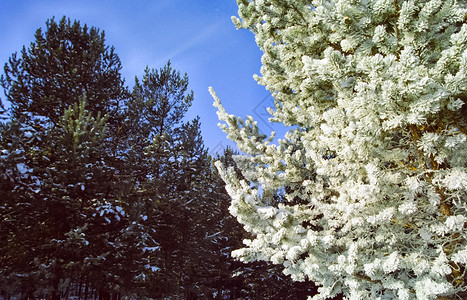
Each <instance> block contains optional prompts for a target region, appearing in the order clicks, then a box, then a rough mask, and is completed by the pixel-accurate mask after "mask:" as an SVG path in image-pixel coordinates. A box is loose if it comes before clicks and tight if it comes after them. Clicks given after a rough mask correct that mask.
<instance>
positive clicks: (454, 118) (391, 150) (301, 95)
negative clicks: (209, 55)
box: [0, 0, 467, 300]
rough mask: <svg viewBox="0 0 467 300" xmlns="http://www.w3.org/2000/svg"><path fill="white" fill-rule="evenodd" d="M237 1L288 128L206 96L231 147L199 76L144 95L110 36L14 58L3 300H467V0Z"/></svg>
mask: <svg viewBox="0 0 467 300" xmlns="http://www.w3.org/2000/svg"><path fill="white" fill-rule="evenodd" d="M232 1H233V0H232ZM237 4H238V16H235V17H232V21H233V23H234V24H233V25H232V26H236V27H237V28H238V29H247V30H250V31H251V32H252V33H253V34H254V35H255V41H256V43H257V45H258V47H259V48H260V50H261V51H262V59H261V63H262V67H261V74H260V75H255V80H256V81H257V82H258V84H260V85H263V86H264V87H265V88H266V90H268V92H269V93H270V94H271V95H272V97H273V98H274V105H273V106H272V107H270V108H268V111H269V113H270V118H269V122H273V123H277V124H281V125H282V126H283V127H284V128H286V129H287V132H286V133H285V135H283V136H276V133H275V132H271V133H270V134H269V135H266V134H264V133H263V131H261V130H260V129H259V127H258V123H257V122H256V121H255V120H254V119H253V118H252V117H250V116H247V117H246V118H243V116H240V117H237V116H235V115H232V114H229V113H228V111H227V110H226V109H225V108H224V106H223V104H222V99H221V98H222V97H218V96H217V94H216V92H215V90H216V87H215V86H214V87H209V90H210V92H211V95H212V97H213V100H214V104H213V105H214V106H215V107H216V108H217V110H218V111H217V116H213V118H216V117H217V118H218V119H219V121H220V122H221V123H220V124H219V126H220V127H221V128H222V130H223V131H224V132H225V136H226V138H228V139H230V140H231V141H233V142H234V143H235V145H236V147H237V148H236V149H234V148H230V147H228V148H226V149H223V151H222V152H220V153H219V152H218V153H215V154H213V153H212V152H209V149H208V148H207V147H206V146H205V145H204V143H203V139H202V135H201V122H202V121H203V120H201V119H200V118H199V117H195V118H193V119H188V118H187V116H186V115H187V112H188V110H189V108H190V106H191V105H192V103H193V102H195V101H197V100H196V95H194V93H193V92H192V91H191V90H190V86H189V76H188V74H186V73H182V71H183V70H176V69H174V67H173V65H172V63H171V62H170V61H167V62H166V63H165V64H164V65H162V66H148V67H146V69H144V73H143V75H142V76H141V77H140V78H138V77H135V80H134V82H131V83H130V84H128V83H127V79H126V78H123V76H122V74H121V70H122V63H121V61H120V58H119V56H118V53H117V49H115V48H114V47H113V46H112V45H108V44H106V39H105V35H104V31H103V29H100V28H96V27H93V26H91V27H88V25H86V24H82V23H81V22H80V21H79V20H71V19H69V18H67V17H63V18H55V17H54V18H51V19H48V20H46V22H45V26H44V27H43V28H39V29H38V30H37V31H36V33H35V35H34V39H33V41H31V43H30V45H27V46H26V45H25V46H24V47H23V48H22V49H18V50H19V51H18V52H16V53H13V54H12V55H11V57H10V59H9V60H8V61H7V62H2V63H5V64H4V69H3V73H1V77H0V86H1V88H2V89H3V94H1V95H0V99H1V102H0V117H1V119H0V299H9V300H10V299H12V300H13V299H18V300H20V299H21V300H23V299H24V300H26V299H51V300H58V299H76V300H78V299H85V300H88V299H89V300H91V299H93V300H94V299H100V300H107V299H108V300H111V299H112V300H113V299H115V300H120V299H312V300H325V299H362V300H363V299H381V300H386V299H403V300H410V299H418V300H425V299H443V300H444V299H467V283H466V280H467V275H466V272H467V270H466V264H467V233H466V228H467V104H466V102H467V2H465V1H461V0H449V1H445V0H311V1H310V0H237ZM90 25H92V24H90ZM206 89H208V87H206Z"/></svg>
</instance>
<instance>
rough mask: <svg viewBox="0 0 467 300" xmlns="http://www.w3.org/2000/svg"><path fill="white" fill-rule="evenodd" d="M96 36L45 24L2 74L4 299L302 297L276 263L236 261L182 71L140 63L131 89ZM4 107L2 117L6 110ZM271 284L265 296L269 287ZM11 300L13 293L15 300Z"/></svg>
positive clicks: (237, 228)
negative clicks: (191, 115)
mask: <svg viewBox="0 0 467 300" xmlns="http://www.w3.org/2000/svg"><path fill="white" fill-rule="evenodd" d="M121 68H122V66H121V62H120V59H119V57H118V55H117V53H116V52H115V49H114V48H113V47H111V46H108V45H106V44H105V36H104V33H103V32H102V31H101V30H100V29H98V28H94V27H88V26H87V25H81V24H80V22H79V21H71V20H70V19H67V18H65V17H63V18H62V19H61V20H55V19H49V20H48V21H47V22H46V29H45V30H44V31H42V30H41V29H39V30H37V32H36V34H35V40H34V41H33V42H32V43H31V45H30V46H29V47H24V48H23V49H22V50H21V51H20V52H19V53H15V54H13V55H12V56H11V58H10V60H9V61H8V62H7V63H6V64H5V68H4V74H3V75H2V77H1V86H2V88H3V89H4V94H5V98H4V100H5V101H4V103H3V104H6V103H7V102H8V103H9V106H6V105H3V106H2V110H3V111H2V115H3V116H4V118H3V120H2V123H1V127H0V149H1V155H0V240H1V241H2V242H1V243H0V296H1V297H3V298H4V299H10V298H11V299H14V298H16V299H36V298H47V299H63V298H67V299H68V298H70V299H71V298H73V297H74V298H73V299H97V298H99V299H123V298H125V299H127V298H138V299H140V298H153V299H238V298H244V299H245V298H249V299H277V298H281V299H305V298H306V296H307V295H310V294H311V293H312V292H313V291H315V286H314V285H313V284H312V283H311V282H302V283H294V282H293V281H292V280H291V279H290V277H288V276H285V275H284V274H282V272H281V271H282V270H281V268H280V267H279V266H269V265H266V264H265V263H260V262H257V263H242V262H239V261H237V260H235V259H233V258H232V257H231V251H232V250H233V249H236V248H239V247H241V245H242V240H243V239H244V238H246V237H247V236H248V235H247V233H246V232H245V231H244V230H243V229H242V226H241V225H240V224H239V223H238V222H237V221H236V219H235V218H234V217H233V216H231V215H230V214H229V211H228V207H229V205H230V198H229V196H228V195H227V193H226V191H225V184H224V182H223V181H222V179H221V178H220V177H219V174H218V172H217V169H216V167H215V166H214V164H213V162H214V161H220V162H221V163H223V164H224V165H225V166H230V167H234V168H235V162H234V160H233V158H232V157H233V156H234V155H235V154H236V152H235V151H233V150H232V149H225V151H224V152H223V153H220V154H217V155H214V156H211V155H209V154H208V149H206V148H205V146H204V144H203V140H202V137H201V132H200V122H201V121H200V120H199V118H195V119H193V120H185V119H184V116H185V113H186V112H187V110H188V109H189V107H190V105H191V103H192V102H193V101H194V95H193V92H191V91H189V79H188V76H187V74H181V73H180V72H179V71H177V70H174V69H173V68H172V65H171V63H170V62H167V64H166V65H164V66H162V67H161V68H159V69H153V68H149V67H148V68H146V69H145V70H144V75H143V77H142V78H140V79H138V78H137V79H136V81H135V82H134V86H133V87H132V88H131V89H130V88H129V87H128V86H126V85H125V81H124V78H122V76H121V74H120V70H121ZM5 107H7V108H5ZM270 287H274V288H273V289H272V288H270ZM12 297H13V298H12Z"/></svg>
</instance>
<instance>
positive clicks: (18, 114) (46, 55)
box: [1, 17, 126, 129]
mask: <svg viewBox="0 0 467 300" xmlns="http://www.w3.org/2000/svg"><path fill="white" fill-rule="evenodd" d="M46 27H47V28H46V30H45V32H44V33H43V32H42V29H40V28H39V29H38V30H37V31H36V34H35V41H34V42H33V43H31V45H30V46H29V47H28V48H26V47H23V49H22V51H21V54H20V56H19V57H18V55H17V53H14V54H13V55H12V56H11V58H10V59H9V62H8V63H7V64H5V67H4V73H5V74H4V75H2V76H1V86H2V87H3V88H4V89H5V95H6V100H7V101H9V102H10V104H11V114H12V116H13V117H14V118H15V119H18V120H19V119H21V118H25V121H26V120H30V121H36V123H37V122H38V120H37V118H41V119H42V120H41V121H42V122H47V123H54V124H55V123H57V122H58V121H59V120H60V118H61V116H62V114H63V112H64V111H65V109H67V108H68V106H69V105H72V104H74V103H78V102H79V99H80V97H82V96H84V95H85V96H86V98H87V102H88V110H89V111H91V112H92V113H95V114H97V113H98V112H100V113H101V114H102V116H103V115H105V114H108V115H109V123H110V124H111V129H112V128H113V127H114V126H116V123H118V120H119V113H120V112H119V107H120V102H121V101H122V100H123V99H124V97H125V95H126V94H125V87H124V85H123V79H122V78H121V74H120V69H121V63H120V59H119V58H118V56H117V55H116V54H115V52H114V48H113V47H109V46H107V45H105V35H104V32H101V31H100V30H99V29H97V28H95V27H92V28H88V27H87V25H84V26H81V25H80V23H79V22H78V21H74V22H73V23H72V22H71V21H70V19H67V18H66V17H63V18H62V19H61V20H60V22H58V23H57V22H56V21H55V20H54V19H53V18H52V19H49V20H48V21H47V22H46Z"/></svg>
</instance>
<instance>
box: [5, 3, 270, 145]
mask: <svg viewBox="0 0 467 300" xmlns="http://www.w3.org/2000/svg"><path fill="white" fill-rule="evenodd" d="M233 15H237V5H236V2H235V0H137V1H130V0H103V1H100V0H77V1H76V0H75V1H62V0H0V37H1V40H2V43H1V45H0V64H1V66H2V69H1V72H3V65H4V64H5V62H7V60H8V58H9V57H10V56H11V54H12V53H13V52H17V51H18V52H19V51H20V50H21V48H22V46H23V45H26V46H28V45H29V43H31V42H32V41H33V40H34V33H35V31H36V30H37V29H38V28H39V27H42V28H45V21H46V20H47V19H49V18H52V17H54V16H55V18H56V19H58V20H59V19H61V17H62V16H67V17H69V18H70V19H72V20H74V19H76V20H79V21H80V22H81V24H87V25H88V26H90V27H91V26H94V27H98V28H100V29H102V30H104V31H105V34H106V43H107V45H113V46H115V48H116V53H117V54H118V55H119V57H120V59H121V61H122V65H123V70H122V73H123V76H124V77H125V78H126V83H127V85H128V86H132V85H133V83H134V77H135V76H138V77H140V76H141V75H142V73H143V70H144V68H145V67H146V66H149V67H151V68H160V67H162V66H163V65H164V64H165V63H166V62H167V60H169V59H170V60H171V62H172V64H173V66H174V68H175V69H177V70H179V71H181V72H182V73H185V72H186V73H187V74H188V76H189V79H190V89H192V90H193V91H194V94H195V100H194V103H193V106H192V107H191V109H190V110H189V112H188V115H187V118H189V119H192V118H194V117H195V116H197V115H199V116H200V117H201V123H202V128H201V129H202V134H203V139H204V141H205V144H206V145H207V146H208V147H209V148H210V151H216V150H221V149H222V148H223V147H225V146H227V145H233V144H232V143H229V142H228V141H227V140H226V138H225V134H224V133H223V132H222V131H221V130H220V129H219V128H218V127H217V123H218V119H217V115H216V109H215V108H214V107H213V106H212V102H213V99H212V97H211V96H210V94H209V92H208V87H209V86H213V87H214V89H215V90H216V92H217V94H218V96H219V97H220V98H221V101H222V102H223V104H224V106H225V108H226V109H227V111H228V112H229V113H233V114H236V115H239V116H242V117H244V116H246V115H252V116H253V117H254V118H255V119H257V120H258V124H259V125H260V127H262V128H263V129H264V130H263V131H264V132H265V133H267V134H269V132H270V127H271V126H270V125H269V124H267V121H266V120H267V117H266V113H265V106H266V104H268V103H272V99H271V98H268V92H267V91H266V90H265V89H264V87H262V86H260V85H258V84H257V83H256V81H255V80H254V79H253V74H255V73H256V74H259V70H260V66H261V51H260V50H259V48H258V47H257V46H256V43H255V40H254V35H253V34H252V33H251V32H249V31H247V30H236V28H235V26H234V25H233V24H232V22H231V19H230V18H231V16H233ZM0 97H1V98H2V99H4V97H3V92H2V94H1V96H0ZM265 98H266V99H265ZM263 99H265V100H264V101H263Z"/></svg>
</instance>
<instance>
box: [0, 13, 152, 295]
mask: <svg viewBox="0 0 467 300" xmlns="http://www.w3.org/2000/svg"><path fill="white" fill-rule="evenodd" d="M119 72H120V61H119V59H118V57H117V55H116V54H115V53H114V51H113V48H109V47H107V46H105V44H104V34H103V33H100V31H99V30H98V29H95V28H91V29H88V28H87V26H84V27H81V26H80V25H79V22H74V23H73V24H72V23H71V22H70V21H69V20H67V19H65V18H63V19H62V20H61V21H60V22H59V24H57V23H56V22H55V21H54V20H53V19H52V20H49V21H48V22H47V31H46V32H45V33H44V34H42V31H41V30H38V31H37V33H36V41H35V42H33V43H32V44H31V46H30V47H29V48H28V49H26V48H23V51H22V53H21V57H20V58H17V56H16V55H15V54H14V55H13V56H12V58H11V59H10V62H9V63H8V64H6V65H5V76H2V80H1V85H2V87H3V88H4V90H5V95H6V99H7V100H8V101H9V102H10V103H11V109H10V111H9V115H10V120H9V121H8V122H7V123H5V124H3V125H2V127H1V128H0V130H1V132H0V134H1V140H0V150H1V156H0V170H1V174H2V175H1V177H0V228H1V229H0V235H1V236H0V239H1V240H2V243H0V286H1V287H2V288H3V289H4V291H3V292H5V293H10V294H11V293H17V292H21V293H23V295H25V296H28V297H33V296H48V297H52V298H58V297H60V295H62V296H63V295H65V294H66V292H67V291H68V288H70V286H71V284H72V283H80V284H81V285H82V286H86V288H87V289H88V290H90V289H96V290H98V292H99V293H100V294H101V296H103V297H106V295H109V294H110V293H112V292H115V291H116V290H119V291H120V292H122V291H126V292H128V293H129V292H130V290H131V289H132V288H133V283H135V282H136V281H137V279H136V277H137V275H139V274H140V273H141V272H142V270H143V266H144V264H145V263H146V261H147V259H146V260H145V259H144V258H143V256H142V255H143V253H142V247H139V246H138V240H140V239H141V238H140V236H139V235H140V233H141V231H140V229H139V228H138V226H139V225H138V223H135V224H133V223H130V222H132V219H131V216H130V215H129V214H128V213H126V212H125V209H126V208H127V207H128V205H127V204H126V203H125V202H123V201H125V199H123V198H122V197H120V194H121V187H120V185H119V182H118V181H119V180H120V177H119V176H120V174H121V173H122V172H120V170H119V169H118V168H121V167H124V166H122V164H121V162H120V160H119V156H118V151H117V150H118V149H117V148H116V147H115V145H116V144H117V143H116V141H118V140H119V138H120V137H119V134H120V131H121V130H120V131H119V129H121V123H122V122H123V119H122V115H121V112H120V102H121V101H122V99H123V98H124V97H125V96H127V93H126V90H125V88H124V87H123V80H122V79H121V75H120V73H119ZM80 99H86V102H87V104H86V109H85V107H84V106H83V105H84V102H80ZM83 101H84V100H83ZM78 103H81V104H79V105H78ZM104 115H105V116H104ZM125 167H126V166H125ZM5 241H6V242H5ZM129 270H130V271H129ZM4 287H5V288H4Z"/></svg>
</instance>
